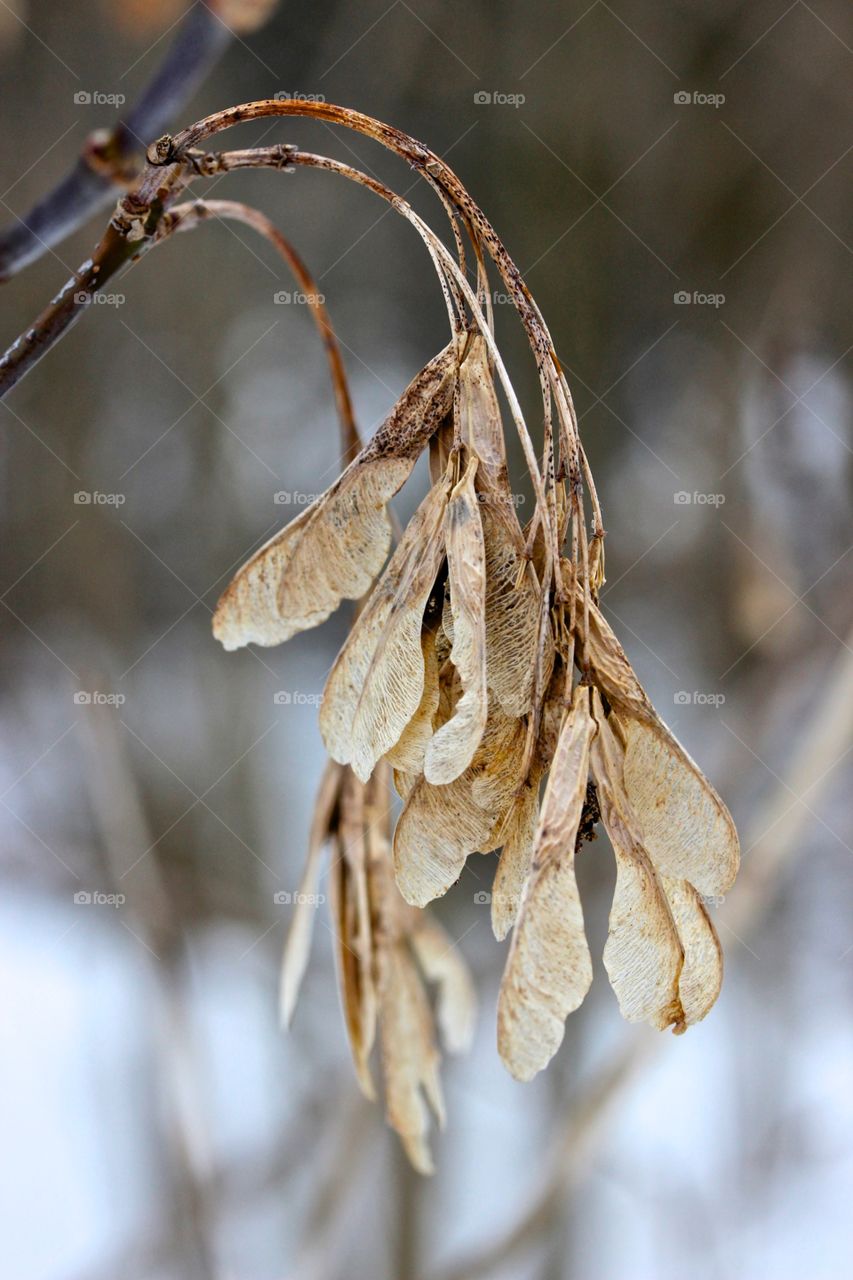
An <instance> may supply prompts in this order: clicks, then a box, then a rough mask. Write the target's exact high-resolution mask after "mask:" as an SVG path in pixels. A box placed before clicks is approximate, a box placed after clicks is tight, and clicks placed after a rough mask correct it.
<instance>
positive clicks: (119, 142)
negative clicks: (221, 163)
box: [0, 0, 278, 283]
mask: <svg viewBox="0 0 853 1280" xmlns="http://www.w3.org/2000/svg"><path fill="white" fill-rule="evenodd" d="M277 2H278V0H260V2H259V0H206V2H205V0H196V3H194V4H193V5H192V6H191V7H190V8H189V10H188V11H187V13H186V15H185V16H184V18H183V19H182V20H181V22H180V24H179V26H178V29H177V32H176V34H175V38H174V40H173V41H172V43H171V45H170V46H169V49H168V52H167V53H166V56H165V58H164V60H163V62H162V63H161V64H160V66H159V67H158V68H157V70H156V71H155V73H154V76H153V77H152V79H151V80H150V81H149V83H148V84H147V85H146V87H145V88H144V89H143V91H142V93H141V94H140V96H139V98H138V99H137V101H136V102H135V103H134V104H133V105H132V106H131V107H130V109H129V110H128V111H127V112H126V113H125V114H124V116H123V117H122V118H121V119H120V120H119V122H118V123H117V124H116V125H115V126H114V127H113V128H112V129H99V130H96V131H95V132H94V133H92V134H90V136H89V138H88V139H87V141H86V145H85V147H84V148H83V152H82V154H81V156H80V157H79V159H78V160H77V162H76V164H75V165H74V168H73V169H72V170H71V172H70V173H69V174H67V175H66V177H64V178H63V179H62V180H61V181H60V183H59V184H58V185H57V186H56V187H55V188H54V189H53V191H51V192H50V193H49V194H48V195H46V196H44V197H43V199H41V200H40V201H39V202H38V203H37V204H36V205H35V206H34V207H33V208H32V209H31V210H30V211H29V212H28V213H27V214H26V215H25V216H24V217H22V218H19V219H18V221H17V222H16V223H15V225H14V226H12V227H9V228H7V229H6V230H5V231H3V232H0V283H2V282H3V281H5V280H8V279H9V278H10V277H11V276H13V275H16V274H17V272H19V271H21V270H23V268H24V267H26V266H28V265H29V264H30V263H31V262H35V261H36V260H37V259H38V258H40V257H41V256H42V255H43V254H44V253H46V252H47V251H48V250H49V249H51V248H52V247H53V245H55V244H59V243H60V241H62V240H64V239H65V238H66V237H67V236H69V235H71V233H72V232H73V231H76V230H77V228H78V227H79V226H81V225H82V224H83V223H84V222H85V221H86V219H87V218H89V217H90V216H91V215H92V214H94V213H96V212H97V211H98V210H99V209H102V208H105V207H106V206H107V205H108V204H109V203H110V201H111V200H113V199H115V191H116V188H117V187H118V188H121V189H123V190H126V189H128V188H130V187H132V186H133V184H134V182H135V181H136V180H137V178H138V177H139V175H140V173H141V171H142V167H143V164H144V154H145V147H146V146H147V144H148V142H149V141H150V140H151V139H152V138H155V137H157V135H158V134H160V133H162V132H163V130H164V129H166V128H167V127H168V125H169V124H170V123H171V121H172V120H173V119H174V117H175V115H176V113H177V112H179V111H181V110H182V109H183V107H184V106H185V105H186V104H187V103H188V102H189V101H190V99H191V98H192V96H193V94H194V93H195V91H196V89H198V87H199V86H200V85H201V83H202V82H203V81H204V80H205V78H206V77H207V75H208V74H209V72H210V71H211V70H212V68H213V67H214V66H215V65H216V63H217V62H218V61H219V59H220V57H221V56H222V54H223V53H224V52H225V50H226V49H227V48H228V45H229V44H230V43H231V41H232V39H234V38H235V37H237V38H239V36H240V35H243V34H248V33H249V32H251V31H253V30H255V29H256V28H258V27H259V26H261V25H262V24H263V23H264V22H265V21H266V20H267V18H268V17H269V16H270V14H271V13H272V11H273V9H274V8H275V7H276V4H277Z"/></svg>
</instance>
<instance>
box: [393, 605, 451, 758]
mask: <svg viewBox="0 0 853 1280" xmlns="http://www.w3.org/2000/svg"><path fill="white" fill-rule="evenodd" d="M421 654H422V657H423V664H424V688H423V693H422V694H421V700H420V702H419V703H418V708H417V710H416V711H415V714H414V715H413V716H412V718H411V720H410V721H409V723H408V724H407V725H406V727H405V729H404V730H403V732H402V733H401V734H400V737H399V738H398V739H397V742H396V744H395V745H394V746H393V747H391V749H390V750H389V751H386V753H385V759H386V760H387V761H388V763H389V764H390V765H391V767H392V769H395V770H398V771H399V772H400V773H402V774H406V773H408V774H419V773H422V772H423V767H424V755H425V753H426V749H427V745H428V744H429V741H430V738H431V737H432V734H433V720H434V718H435V714H436V712H437V710H438V700H439V696H440V689H439V679H438V653H437V649H436V631H435V628H428V627H426V626H425V627H424V629H423V631H422V633H421Z"/></svg>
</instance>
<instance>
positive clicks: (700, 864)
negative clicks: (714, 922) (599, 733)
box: [584, 604, 740, 895]
mask: <svg viewBox="0 0 853 1280" xmlns="http://www.w3.org/2000/svg"><path fill="white" fill-rule="evenodd" d="M584 656H585V658H586V659H587V661H588V662H589V666H590V669H591V671H592V674H593V677H594V679H595V681H596V683H597V684H598V686H599V687H600V689H601V690H602V691H603V693H604V694H605V695H606V697H607V700H608V702H609V703H610V704H611V706H612V707H613V708H614V709H615V710H616V712H617V713H618V718H619V721H620V723H621V725H622V732H623V736H624V739H625V792H626V795H627V797H628V800H629V801H630V804H631V807H632V808H633V810H634V812H635V814H636V816H637V819H638V821H639V824H640V827H641V828H642V831H643V843H644V845H645V848H646V850H647V851H648V853H649V854H650V856H651V858H652V860H653V862H654V863H655V866H656V867H657V869H658V871H660V872H661V873H662V874H664V875H668V876H672V877H674V878H675V879H684V880H689V881H690V883H691V884H693V885H695V887H696V888H697V889H698V890H699V892H700V893H702V894H707V895H717V894H723V893H726V892H727V891H728V889H729V888H730V887H731V885H732V882H733V881H734V878H735V876H736V875H737V870H738V865H739V863H740V847H739V844H738V838H737V831H736V830H735V825H734V823H733V822H732V818H731V814H730V813H729V811H728V809H727V808H726V806H725V805H724V804H723V802H722V800H721V799H720V797H719V796H718V795H717V792H716V791H715V790H714V788H713V787H712V786H711V784H710V782H709V781H708V779H707V778H706V777H705V775H704V774H703V773H702V771H701V769H700V768H699V767H698V765H696V764H695V763H694V762H693V760H691V758H690V756H689V755H688V754H687V752H686V751H685V750H684V748H683V747H682V745H681V743H680V742H679V741H678V740H677V739H676V738H675V737H674V736H673V734H672V733H671V732H670V730H669V729H668V728H667V726H666V724H664V722H663V720H662V719H661V718H660V716H659V715H658V714H657V712H656V711H655V709H654V707H653V706H652V704H651V702H650V700H649V698H648V696H647V695H646V692H645V690H644V689H643V687H642V685H641V684H640V682H639V680H638V679H637V677H636V675H635V674H634V670H633V668H632V666H631V664H630V662H629V661H628V659H627V657H626V656H625V652H624V650H623V649H622V646H621V645H620V644H619V641H618V640H617V639H616V637H615V635H614V634H613V632H612V630H611V629H610V627H609V625H608V623H607V622H606V620H605V618H604V616H603V614H602V613H601V611H600V610H599V609H597V608H596V607H595V605H592V604H590V608H589V634H588V637H587V644H586V648H585V651H584Z"/></svg>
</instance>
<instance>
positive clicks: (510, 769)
mask: <svg viewBox="0 0 853 1280" xmlns="http://www.w3.org/2000/svg"><path fill="white" fill-rule="evenodd" d="M524 743H525V725H524V722H523V721H522V720H513V719H512V718H511V717H510V716H507V715H506V713H505V712H504V711H503V710H502V709H501V707H500V705H499V704H497V703H495V704H492V705H491V706H490V707H489V715H488V719H487V721H486V728H485V730H484V732H483V737H482V739H481V740H480V745H479V747H478V748H477V751H476V753H475V756H474V759H473V760H472V762H471V765H470V766H469V768H468V769H466V770H465V772H464V773H463V774H462V775H461V776H460V777H458V778H456V779H455V780H454V781H453V782H451V783H449V784H447V785H446V786H441V787H436V786H432V785H431V784H430V783H429V782H427V780H426V778H425V777H423V776H421V777H419V778H418V779H417V781H416V782H415V783H414V785H413V786H411V787H408V788H407V790H408V795H407V798H406V803H405V805H404V807H403V812H402V813H401V815H400V818H399V821H398V823H397V829H396V831H395V832H394V867H395V870H396V874H397V884H398V886H399V889H400V892H401V893H402V895H403V897H404V898H405V899H406V901H407V902H410V903H412V905H413V906H416V907H423V906H426V904H427V903H428V902H431V901H432V900H433V899H434V898H438V897H440V896H441V895H442V894H443V893H446V892H447V890H448V889H449V888H450V886H451V885H452V884H453V883H454V882H455V881H456V880H458V878H459V876H460V874H461V872H462V868H463V867H464V865H465V861H466V859H467V857H468V855H469V854H471V853H476V852H479V853H487V852H488V851H489V850H490V849H493V848H495V847H496V844H497V843H499V841H500V839H501V836H500V831H501V827H502V824H503V819H504V817H505V815H506V812H507V810H508V809H509V806H510V805H511V804H512V799H513V796H514V795H515V792H516V791H517V789H518V787H519V785H520V783H521V781H522V777H521V770H522V766H523V759H524Z"/></svg>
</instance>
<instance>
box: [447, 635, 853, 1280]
mask: <svg viewBox="0 0 853 1280" xmlns="http://www.w3.org/2000/svg"><path fill="white" fill-rule="evenodd" d="M851 739H853V630H851V631H850V632H849V634H848V635H847V638H846V641H845V643H844V644H843V646H842V649H841V653H840V655H839V656H838V658H837V659H836V662H835V665H834V667H833V668H832V669H831V671H830V673H829V675H828V677H827V679H826V682H825V685H824V688H823V691H822V693H821V695H820V697H819V699H818V700H817V703H816V705H815V708H814V712H813V715H812V717H811V720H810V722H809V723H808V724H807V725H806V726H805V728H804V730H803V731H802V732H801V733H800V734H799V741H800V747H799V750H798V751H796V752H795V753H793V755H792V757H791V760H790V763H789V764H788V768H787V770H786V772H785V774H784V775H783V776H781V777H780V778H779V779H778V786H777V787H776V788H775V789H774V790H773V792H772V794H771V795H770V797H769V798H768V800H767V801H766V803H765V804H764V805H763V806H761V807H760V808H759V809H758V811H757V813H756V815H755V818H754V821H753V823H752V826H751V830H750V832H749V838H748V840H747V843H746V848H745V851H744V864H743V867H742V869H741V873H740V876H739V879H738V882H737V886H736V888H735V890H734V892H733V893H732V896H731V900H730V906H729V909H728V910H726V911H724V912H721V915H720V920H721V923H722V924H723V926H724V928H727V929H728V930H730V931H731V932H732V933H733V934H734V935H735V936H736V937H739V936H740V934H741V932H742V931H747V930H749V929H750V928H752V927H754V926H755V925H757V924H758V923H759V922H760V920H761V917H762V915H763V914H764V913H765V912H766V911H767V909H768V908H769V907H770V905H771V904H772V902H773V888H774V884H776V883H778V881H779V878H780V876H781V874H782V873H783V872H784V870H785V868H786V867H788V866H789V865H790V864H791V863H792V862H793V861H794V859H795V858H796V856H797V854H798V853H799V851H800V850H801V848H802V846H803V836H804V833H805V830H806V828H807V827H808V824H809V823H810V822H811V821H813V820H814V813H815V810H816V808H817V806H818V804H819V802H820V798H821V794H822V792H823V791H824V790H825V789H826V787H827V785H828V781H829V778H830V775H831V773H832V771H833V769H834V768H835V766H836V765H838V764H839V763H840V762H841V760H842V758H843V757H844V756H845V755H846V754H847V753H848V752H849V751H850V750H851ZM668 1043H669V1041H668V1040H667V1039H665V1038H664V1037H662V1036H661V1037H658V1038H656V1039H648V1040H646V1039H643V1040H639V1039H633V1038H632V1039H631V1040H630V1041H629V1042H628V1043H627V1044H625V1045H623V1046H622V1047H621V1048H620V1049H618V1050H617V1051H616V1052H615V1053H614V1054H613V1056H612V1058H611V1060H610V1062H609V1063H606V1064H605V1065H604V1066H603V1067H602V1068H600V1069H599V1070H598V1071H597V1072H596V1078H595V1080H594V1081H593V1082H592V1083H591V1084H590V1086H589V1087H588V1088H587V1089H586V1090H584V1091H582V1092H581V1094H580V1096H579V1097H578V1099H577V1100H576V1102H575V1103H574V1105H573V1106H572V1107H571V1108H570V1110H569V1113H568V1116H567V1118H566V1123H565V1125H564V1126H563V1127H562V1130H561V1132H559V1133H558V1135H557V1137H556V1139H555V1141H554V1144H553V1147H552V1150H551V1153H550V1156H549V1157H548V1158H547V1160H546V1162H545V1166H546V1172H545V1174H544V1175H543V1177H542V1180H541V1182H540V1184H539V1187H538V1188H537V1189H536V1190H535V1192H534V1194H533V1195H532V1197H531V1199H530V1201H529V1202H528V1204H527V1205H526V1206H525V1208H524V1209H523V1210H522V1212H521V1213H520V1214H519V1217H518V1219H517V1220H516V1222H515V1223H513V1224H512V1225H511V1226H510V1227H509V1229H508V1230H507V1231H505V1232H504V1233H503V1234H501V1235H499V1236H498V1237H497V1238H496V1239H494V1240H492V1241H490V1242H489V1244H488V1245H487V1246H486V1248H484V1249H483V1250H482V1251H480V1252H478V1253H475V1254H471V1255H470V1256H469V1257H468V1258H467V1259H463V1261H462V1262H460V1263H458V1264H454V1265H451V1266H448V1267H447V1268H445V1269H444V1270H442V1271H437V1272H434V1273H430V1280H479V1277H485V1276H488V1275H489V1274H491V1272H493V1271H495V1270H497V1269H498V1268H503V1267H505V1266H506V1264H507V1263H508V1262H509V1260H510V1259H511V1258H514V1257H515V1256H516V1255H518V1254H520V1253H521V1252H522V1251H523V1250H524V1249H526V1248H528V1247H535V1246H536V1245H538V1244H539V1243H541V1241H542V1239H543V1234H544V1233H545V1232H546V1231H547V1230H548V1229H549V1227H550V1225H551V1223H552V1221H553V1219H554V1217H555V1216H556V1214H557V1213H558V1211H559V1209H560V1206H561V1204H562V1203H563V1201H564V1199H565V1197H566V1196H567V1195H568V1193H569V1192H570V1191H571V1190H572V1189H573V1187H575V1186H576V1185H577V1184H578V1183H579V1182H580V1181H581V1180H582V1179H583V1176H584V1175H585V1173H586V1172H587V1169H588V1167H589V1165H588V1161H589V1158H590V1155H591V1151H592V1149H593V1143H594V1140H596V1139H598V1138H599V1137H600V1136H601V1133H602V1131H603V1129H604V1128H605V1126H606V1123H607V1121H608V1120H609V1118H610V1116H611V1114H612V1113H613V1111H614V1110H615V1108H616V1107H617V1105H618V1103H619V1101H620V1099H621V1094H622V1090H623V1088H624V1087H625V1086H627V1085H629V1084H631V1083H632V1082H633V1081H634V1080H635V1079H636V1077H637V1076H638V1075H639V1074H640V1072H641V1071H642V1069H643V1067H644V1066H645V1065H646V1064H647V1063H648V1062H650V1061H652V1060H653V1058H654V1057H655V1056H656V1055H658V1054H660V1053H661V1052H662V1050H663V1048H664V1046H665V1045H666V1044H668Z"/></svg>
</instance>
